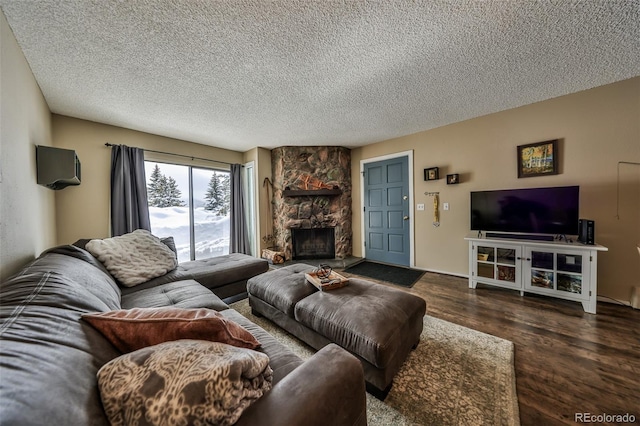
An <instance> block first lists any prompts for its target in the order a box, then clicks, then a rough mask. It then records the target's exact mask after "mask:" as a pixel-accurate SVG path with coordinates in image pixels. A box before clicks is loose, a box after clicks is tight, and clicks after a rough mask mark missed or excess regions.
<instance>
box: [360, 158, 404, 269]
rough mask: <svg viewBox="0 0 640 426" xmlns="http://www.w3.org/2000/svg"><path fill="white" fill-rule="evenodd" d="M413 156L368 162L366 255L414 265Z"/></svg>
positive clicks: (366, 179) (365, 199)
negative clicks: (411, 206) (412, 236)
mask: <svg viewBox="0 0 640 426" xmlns="http://www.w3.org/2000/svg"><path fill="white" fill-rule="evenodd" d="M408 167H409V158H408V157H406V156H405V157H398V158H393V159H390V160H384V161H377V162H375V163H366V164H365V165H364V232H365V258H367V259H368V260H375V261H379V262H385V263H393V264H396V265H404V266H409V265H410V253H409V252H410V241H409V238H410V236H409V231H410V227H409V171H408Z"/></svg>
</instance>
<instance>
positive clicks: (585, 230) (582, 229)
mask: <svg viewBox="0 0 640 426" xmlns="http://www.w3.org/2000/svg"><path fill="white" fill-rule="evenodd" d="M595 239H596V223H595V222H594V221H593V220H589V219H579V220H578V241H580V242H581V243H582V244H590V245H593V244H595Z"/></svg>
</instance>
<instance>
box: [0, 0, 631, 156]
mask: <svg viewBox="0 0 640 426" xmlns="http://www.w3.org/2000/svg"><path fill="white" fill-rule="evenodd" d="M0 7H1V8H2V10H3V11H4V14H5V16H6V17H7V20H8V22H9V24H10V26H11V28H12V29H13V32H14V33H15V35H16V38H17V40H18V43H19V44H20V46H21V48H22V50H23V51H24V54H25V56H26V58H27V61H28V62H29V64H30V66H31V69H32V70H33V73H34V75H35V77H36V80H37V81H38V83H39V85H40V87H41V88H42V91H43V93H44V96H45V98H46V100H47V103H48V104H49V107H50V109H51V111H53V112H54V113H58V114H63V115H68V116H72V117H79V118H83V119H87V120H92V121H97V122H101V123H107V124H112V125H116V126H121V127H125V128H130V129H135V130H141V131H145V132H149V133H155V134H159V135H163V136H169V137H174V138H178V139H184V140H189V141H193V142H199V143H203V144H208V145H214V146H220V147H224V148H228V149H233V150H238V151H244V150H247V149H250V148H253V147H255V146H263V147H269V148H271V147H275V146H283V145H342V146H351V147H353V146H360V145H364V144H368V143H372V142H377V141H381V140H385V139H389V138H392V137H397V136H402V135H406V134H411V133H416V132H419V131H422V130H427V129H430V128H434V127H439V126H442V125H446V124H450V123H455V122H458V121H462V120H465V119H469V118H472V117H478V116H481V115H485V114H489V113H493V112H497V111H502V110H505V109H509V108H513V107H518V106H522V105H526V104H531V103H533V102H537V101H541V100H545V99H549V98H553V97H557V96H561V95H565V94H568V93H573V92H577V91H580V90H584V89H589V88H592V87H596V86H601V85H603V84H607V83H611V82H615V81H619V80H623V79H627V78H630V77H635V76H638V75H640V24H639V23H640V0H634V1H631V0H589V1H562V0H560V1H534V0H511V1H506V0H504V1H469V0H450V1H426V0H425V1H417V0H415V1H408V0H405V1H392V0H389V1H382V0H381V1H348V0H341V1H328V0H323V1H320V0H318V1H311V0H309V1H304V0H282V1H267V0H262V1H250V0H244V1H231V0H230V1H210V0H198V1H196V0H166V1H157V0H156V1H154V0H137V1H116V0H93V1H90V0H65V1H62V0H57V1H53V0H0Z"/></svg>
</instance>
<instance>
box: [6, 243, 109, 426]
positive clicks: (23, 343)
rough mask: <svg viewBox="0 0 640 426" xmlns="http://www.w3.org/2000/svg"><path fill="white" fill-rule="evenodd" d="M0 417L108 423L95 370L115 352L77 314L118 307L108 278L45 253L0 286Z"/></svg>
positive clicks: (12, 421)
mask: <svg viewBox="0 0 640 426" xmlns="http://www.w3.org/2000/svg"><path fill="white" fill-rule="evenodd" d="M0 304H1V306H0V324H2V326H1V327H0V359H2V362H0V401H1V408H0V424H2V425H5V424H6V425H37V424H43V423H46V424H51V425H69V426H81V425H89V424H90V425H95V426H108V425H109V422H108V420H107V418H106V416H105V414H104V410H103V409H102V404H101V403H100V396H99V392H98V383H97V381H96V373H97V372H98V369H99V368H100V367H101V366H102V365H104V364H105V363H107V362H109V361H110V360H111V359H113V358H115V357H117V356H119V355H120V353H119V352H118V351H117V350H116V349H115V348H114V347H113V345H112V344H111V343H109V341H108V340H107V339H106V338H105V337H104V336H103V335H102V334H101V333H100V332H98V331H97V330H95V329H94V328H93V327H91V326H90V325H89V324H87V323H85V322H83V321H81V320H80V315H81V314H82V313H84V312H87V313H88V312H95V311H102V310H110V309H119V308H120V305H119V291H118V289H117V286H116V285H115V283H114V282H113V278H111V277H110V276H107V275H105V274H103V273H102V272H100V271H99V270H98V269H96V268H95V267H94V266H91V265H90V264H89V263H87V262H85V261H83V260H80V259H77V258H74V257H71V256H65V255H61V254H54V253H51V252H48V253H47V254H45V255H43V256H41V257H40V258H38V259H36V260H35V261H34V262H32V263H31V264H30V265H28V266H26V267H25V268H23V269H22V270H21V271H20V273H19V274H18V275H16V276H14V277H13V278H10V279H8V280H6V281H3V282H2V285H1V286H0Z"/></svg>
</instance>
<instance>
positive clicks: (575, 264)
mask: <svg viewBox="0 0 640 426" xmlns="http://www.w3.org/2000/svg"><path fill="white" fill-rule="evenodd" d="M524 260H525V262H524V277H523V278H524V281H523V282H524V288H525V291H529V292H532V293H539V294H547V295H549V296H556V297H562V298H563V299H569V300H576V301H582V300H588V298H589V293H588V292H589V283H590V277H589V273H590V271H589V268H588V267H587V266H588V265H589V255H588V253H584V252H582V253H581V252H576V251H575V250H562V249H556V250H553V251H550V250H546V249H544V248H526V249H525V254H524Z"/></svg>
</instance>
